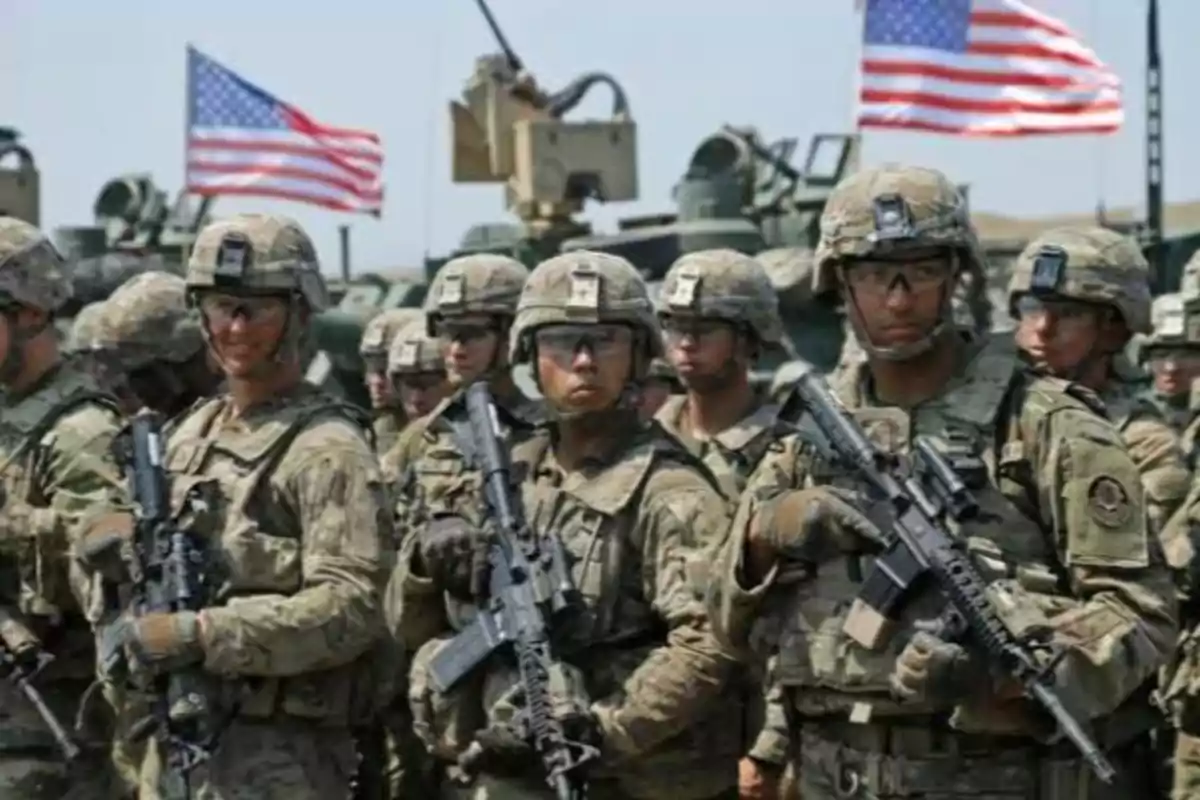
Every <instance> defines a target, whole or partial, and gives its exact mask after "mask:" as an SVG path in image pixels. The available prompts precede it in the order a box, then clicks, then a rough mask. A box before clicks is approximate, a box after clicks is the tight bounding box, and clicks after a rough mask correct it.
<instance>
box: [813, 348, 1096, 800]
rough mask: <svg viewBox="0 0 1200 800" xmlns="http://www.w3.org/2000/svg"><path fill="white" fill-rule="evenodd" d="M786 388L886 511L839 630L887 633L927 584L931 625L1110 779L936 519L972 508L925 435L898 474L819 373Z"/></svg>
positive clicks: (1030, 650) (1033, 647)
mask: <svg viewBox="0 0 1200 800" xmlns="http://www.w3.org/2000/svg"><path fill="white" fill-rule="evenodd" d="M796 393H797V398H798V399H799V400H800V401H801V403H802V404H803V406H804V410H805V411H806V412H808V413H809V414H810V415H811V417H812V419H813V421H814V422H815V423H816V425H817V427H818V428H819V429H820V431H821V434H822V435H823V438H824V440H825V443H826V444H827V445H828V447H829V450H830V451H831V452H832V453H833V454H834V455H835V457H836V459H837V461H838V462H839V463H840V464H842V465H843V466H845V467H847V468H850V469H853V470H854V471H855V472H856V473H857V474H858V477H859V478H860V480H861V481H862V483H863V484H865V486H866V489H867V492H868V494H869V495H870V496H871V497H872V499H873V500H874V502H875V503H877V504H879V505H882V506H883V507H884V510H885V511H886V512H887V513H886V515H885V516H886V519H887V527H888V530H885V534H886V535H887V536H888V541H887V544H886V546H885V548H884V550H883V552H882V553H881V554H879V555H878V556H877V557H876V561H875V566H874V569H872V571H871V572H870V573H869V574H868V575H867V578H866V580H865V581H864V583H863V587H862V589H861V591H860V593H859V595H858V597H857V598H855V601H854V604H853V606H852V607H851V610H850V612H849V614H848V615H847V618H846V622H845V627H844V630H845V632H846V634H847V635H849V636H850V637H852V638H853V639H855V640H856V641H857V642H859V644H861V645H862V646H864V647H867V648H872V649H874V648H877V647H878V646H880V645H881V644H882V643H883V642H884V641H886V639H887V638H888V636H890V634H891V630H892V627H893V622H894V621H895V620H896V619H897V617H898V615H899V613H900V611H901V610H902V609H903V608H904V606H905V605H906V604H907V603H908V602H909V601H910V600H911V599H912V598H913V597H914V596H916V594H917V593H918V592H920V591H923V590H924V589H925V588H926V587H930V588H934V589H936V590H937V591H939V592H940V593H941V594H942V596H943V597H944V598H945V600H946V608H945V611H944V612H943V614H942V616H941V617H940V618H939V619H938V620H937V621H936V623H935V625H934V628H935V630H934V632H935V633H936V634H937V635H938V636H940V637H941V638H944V639H946V640H948V641H956V640H958V641H964V642H966V643H967V644H968V645H970V646H973V647H974V648H976V649H978V650H979V651H981V652H982V653H983V654H984V656H985V657H986V659H987V662H988V664H989V666H990V668H991V669H992V670H993V672H995V673H996V674H998V675H1001V676H1004V677H1007V678H1010V679H1012V680H1014V681H1016V682H1017V683H1019V684H1020V686H1021V687H1022V690H1023V691H1024V693H1025V695H1026V696H1027V697H1029V698H1030V699H1032V700H1033V701H1034V702H1036V703H1037V704H1038V705H1040V706H1041V707H1042V708H1043V709H1044V710H1045V711H1046V712H1047V713H1048V714H1049V715H1050V716H1051V717H1052V718H1053V719H1054V721H1055V723H1056V724H1057V725H1058V728H1059V730H1060V732H1061V733H1062V734H1063V735H1064V736H1065V737H1067V738H1068V739H1069V740H1070V741H1071V743H1072V744H1073V745H1074V746H1075V747H1076V748H1077V749H1078V750H1079V752H1080V754H1081V755H1082V756H1083V758H1084V760H1085V761H1087V763H1088V765H1089V766H1090V767H1091V768H1092V771H1093V772H1094V773H1095V774H1096V776H1097V777H1098V778H1099V779H1100V780H1101V781H1103V782H1105V783H1112V781H1113V779H1114V777H1115V776H1116V770H1115V769H1114V768H1113V766H1112V764H1111V763H1110V762H1109V760H1108V759H1107V757H1105V755H1104V753H1103V752H1102V751H1101V749H1100V746H1099V745H1098V744H1097V743H1096V741H1095V740H1094V739H1093V737H1092V735H1091V734H1090V732H1089V731H1088V726H1087V725H1086V724H1085V723H1084V722H1082V721H1081V720H1080V719H1079V717H1078V715H1076V714H1075V713H1073V712H1072V711H1071V710H1070V709H1069V708H1068V707H1067V704H1066V703H1065V702H1064V701H1063V699H1062V697H1061V696H1060V695H1059V693H1058V691H1057V690H1056V688H1055V685H1054V673H1053V671H1052V670H1051V669H1050V668H1048V667H1047V666H1045V664H1044V663H1042V662H1041V661H1039V659H1038V657H1037V655H1038V651H1039V650H1045V649H1047V642H1044V641H1043V642H1039V641H1031V640H1030V639H1029V637H1023V638H1019V637H1018V636H1017V635H1016V634H1015V633H1014V632H1013V631H1012V630H1011V629H1010V628H1009V626H1008V625H1007V624H1006V623H1005V621H1004V619H1003V618H1002V617H1001V615H1000V613H999V612H998V611H997V610H996V608H995V607H994V605H993V603H992V601H991V599H990V598H989V595H988V591H987V589H988V584H987V582H986V581H985V580H984V579H983V576H982V575H981V574H980V573H979V571H978V569H977V568H976V567H975V564H974V562H973V561H972V560H971V557H970V555H969V554H968V553H967V552H966V549H965V548H964V547H963V545H962V543H961V542H960V541H959V539H958V538H957V537H956V536H954V535H953V534H952V533H950V532H949V531H948V530H947V528H946V525H945V522H944V520H945V519H946V518H950V519H954V520H956V521H960V522H961V521H965V520H969V519H971V517H973V516H974V515H975V513H976V512H977V510H978V507H977V506H976V504H975V501H974V498H973V497H972V496H971V493H970V490H969V489H968V487H967V485H966V483H965V482H964V481H963V480H962V479H961V478H960V477H959V471H958V470H956V469H955V467H954V466H953V465H952V464H950V463H949V462H947V461H946V459H945V457H944V456H942V454H941V453H940V452H939V451H938V450H937V448H936V447H935V446H934V445H933V444H932V442H930V441H929V440H927V439H925V438H923V437H917V440H916V442H915V443H914V448H913V459H912V461H913V467H914V468H913V469H912V470H909V471H908V472H909V473H911V474H907V475H905V476H904V477H903V478H898V477H897V476H896V473H897V472H899V471H900V470H899V463H898V460H897V459H895V457H894V456H891V455H890V454H887V453H883V452H881V451H880V450H878V448H876V447H875V446H874V445H873V444H872V443H871V441H870V439H868V438H867V436H866V434H865V433H864V432H863V430H862V428H861V426H859V424H858V422H857V421H856V420H855V419H854V418H853V417H851V416H850V415H849V413H847V412H846V410H845V409H844V408H843V407H842V405H841V403H840V402H839V401H838V400H837V399H836V398H835V397H834V396H833V394H832V392H830V390H829V388H828V387H827V386H826V385H825V382H824V381H823V380H822V379H821V378H820V376H818V375H817V374H816V373H815V372H813V371H811V370H810V371H809V372H807V373H805V374H804V375H802V376H801V377H800V379H799V380H798V381H797V382H796ZM871 516H872V518H873V519H878V516H877V515H871ZM1049 663H1050V664H1053V663H1054V661H1053V660H1050V662H1049Z"/></svg>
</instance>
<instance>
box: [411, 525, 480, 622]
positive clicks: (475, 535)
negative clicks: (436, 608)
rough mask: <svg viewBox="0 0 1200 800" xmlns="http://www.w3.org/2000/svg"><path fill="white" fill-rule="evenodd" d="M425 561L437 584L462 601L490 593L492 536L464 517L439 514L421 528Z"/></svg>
mask: <svg viewBox="0 0 1200 800" xmlns="http://www.w3.org/2000/svg"><path fill="white" fill-rule="evenodd" d="M420 536H421V561H422V563H423V564H424V567H425V574H426V575H428V576H429V578H430V580H432V581H433V582H434V583H435V584H437V586H438V587H439V588H441V589H443V590H444V591H446V592H448V593H450V595H452V596H453V597H457V598H458V599H460V600H466V601H475V600H478V599H479V598H481V597H483V596H485V595H486V594H487V585H488V578H489V577H491V567H490V565H489V564H488V544H489V542H488V535H487V534H486V533H484V532H483V531H481V530H479V529H478V528H475V527H474V526H472V525H471V524H470V523H469V522H467V521H466V520H465V519H463V518H462V517H437V518H435V519H434V520H432V521H431V522H430V523H429V524H428V525H427V526H426V527H425V529H424V530H423V531H421V534H420Z"/></svg>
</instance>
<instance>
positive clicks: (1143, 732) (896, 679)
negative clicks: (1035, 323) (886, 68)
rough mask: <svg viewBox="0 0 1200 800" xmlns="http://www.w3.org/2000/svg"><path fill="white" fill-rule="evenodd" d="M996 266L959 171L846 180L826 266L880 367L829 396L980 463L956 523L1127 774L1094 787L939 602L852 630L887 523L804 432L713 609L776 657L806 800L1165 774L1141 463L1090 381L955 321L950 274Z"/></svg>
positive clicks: (1032, 791) (1154, 567) (725, 624)
mask: <svg viewBox="0 0 1200 800" xmlns="http://www.w3.org/2000/svg"><path fill="white" fill-rule="evenodd" d="M1062 266H1063V265H1062V264H1061V262H1060V263H1059V268H1060V269H1061V268H1062ZM982 269H983V263H982V260H981V257H980V252H979V248H978V244H977V240H976V237H975V232H974V229H973V228H972V226H971V224H970V222H969V220H968V218H967V213H966V206H965V203H964V201H963V198H962V196H961V195H960V194H959V192H958V190H957V189H956V187H955V186H954V184H953V183H951V182H950V181H949V180H948V179H947V178H946V177H945V176H944V175H942V174H941V173H939V172H937V171H934V170H930V169H923V168H916V167H905V166H899V165H885V166H882V167H877V168H872V169H867V170H863V171H861V172H858V173H856V174H854V175H852V176H851V177H849V178H847V179H845V180H844V181H842V182H841V184H840V185H839V186H838V187H837V188H836V189H835V190H834V191H833V193H832V194H831V196H830V198H829V202H828V205H827V206H826V208H825V211H824V213H823V215H822V218H821V239H820V243H819V247H818V251H817V274H816V276H815V277H816V279H817V281H818V289H819V290H823V291H829V290H832V289H836V290H838V292H839V294H840V297H841V299H842V301H843V303H844V305H845V308H846V311H847V314H848V315H849V317H850V320H851V322H852V323H853V326H854V334H855V336H856V338H857V339H858V340H859V342H860V344H861V345H862V347H863V350H864V351H865V353H866V361H865V362H864V363H862V364H861V365H858V366H857V367H853V368H849V369H846V370H845V371H844V372H843V373H842V374H840V375H839V376H838V377H837V378H836V379H835V382H834V387H833V388H834V390H835V392H836V393H837V394H839V395H840V398H841V400H842V401H843V402H844V403H845V404H846V406H847V407H848V408H849V409H851V413H853V414H854V415H855V416H856V417H857V418H858V419H859V420H860V422H861V423H862V424H863V426H864V428H865V429H866V430H867V431H868V432H869V435H871V436H872V438H873V439H874V440H875V443H876V445H877V446H878V447H880V448H883V449H886V450H890V451H892V452H904V451H907V449H908V447H909V445H910V442H911V439H912V437H913V436H914V435H917V434H920V435H923V436H927V437H930V438H931V439H932V441H933V442H934V445H935V447H937V448H938V449H941V450H942V451H943V452H944V453H945V454H946V455H947V457H948V458H949V459H950V460H951V461H952V463H954V464H955V465H956V466H959V467H961V468H962V470H963V479H964V481H966V482H967V483H969V485H970V487H971V490H972V493H973V494H974V496H975V499H976V500H977V501H978V503H979V506H980V508H981V509H985V511H983V512H982V513H981V514H980V515H978V516H977V517H976V518H975V519H974V520H972V521H969V522H964V523H962V525H961V526H960V527H961V529H959V528H958V527H956V529H955V530H956V533H958V535H959V536H960V538H961V540H962V542H963V545H964V546H965V547H966V548H967V549H968V550H969V552H970V553H971V554H972V555H973V556H974V559H973V560H974V561H975V564H976V566H977V567H978V568H979V569H980V570H981V571H982V572H983V574H984V576H985V577H986V578H987V579H988V580H989V581H992V587H993V591H995V592H996V593H997V597H1005V598H1011V599H1012V600H1013V602H1014V605H1015V609H1014V613H1013V615H1012V616H1011V617H1010V619H1012V620H1013V622H1014V623H1016V622H1021V623H1024V624H1028V625H1030V626H1040V627H1041V628H1042V629H1048V630H1049V631H1051V632H1052V633H1053V635H1054V638H1055V641H1056V644H1057V645H1059V646H1060V647H1061V648H1062V657H1061V660H1059V661H1057V662H1056V663H1055V666H1054V671H1055V675H1056V678H1057V681H1056V682H1057V684H1058V686H1059V687H1060V688H1061V690H1062V691H1063V692H1064V693H1065V694H1067V696H1068V697H1069V698H1070V699H1071V700H1072V701H1074V702H1076V703H1077V704H1078V713H1081V714H1084V715H1085V716H1086V717H1087V718H1091V719H1092V720H1094V721H1096V722H1099V723H1100V725H1099V726H1098V729H1099V730H1101V731H1103V738H1102V745H1103V747H1104V748H1105V749H1106V751H1107V753H1108V755H1109V757H1110V758H1111V759H1112V760H1113V762H1114V763H1115V764H1116V766H1117V768H1118V770H1119V777H1118V779H1117V784H1116V785H1115V786H1113V787H1111V788H1110V787H1106V786H1104V785H1102V784H1100V783H1099V781H1097V780H1095V778H1094V777H1093V776H1092V774H1091V773H1090V772H1089V770H1088V768H1087V767H1086V766H1085V765H1084V763H1083V762H1082V761H1081V760H1080V759H1079V757H1078V754H1077V753H1076V752H1075V751H1074V750H1073V748H1071V747H1070V746H1069V745H1068V744H1066V743H1065V742H1064V741H1062V740H1059V741H1057V742H1055V741H1054V738H1055V737H1054V735H1053V734H1054V733H1055V732H1054V731H1052V730H1047V729H1046V718H1043V717H1042V716H1041V714H1040V713H1039V712H1038V710H1037V708H1036V706H1034V705H1032V704H1031V703H1030V701H1027V700H1025V699H1024V698H1023V697H1022V696H1021V694H1020V691H1019V689H1018V690H1017V691H1016V692H1015V693H1014V691H1013V686H1011V685H1010V684H1009V682H1007V681H1005V680H1001V679H997V678H995V677H993V674H994V673H992V672H991V671H990V670H989V666H990V665H985V664H981V663H980V658H979V656H978V655H977V653H976V651H975V650H974V649H973V648H970V647H969V646H961V645H959V644H955V643H951V642H948V641H944V640H943V639H941V638H940V637H939V636H937V635H936V633H934V632H933V629H931V628H930V626H929V625H928V623H929V621H930V620H931V619H932V617H934V616H935V615H937V614H939V613H940V612H941V611H942V610H943V608H942V601H941V598H940V596H939V595H938V593H937V592H932V591H931V592H929V593H927V594H923V595H920V596H918V597H915V598H913V601H912V602H911V603H910V604H909V605H908V606H907V607H906V608H905V609H904V610H903V612H902V613H901V615H900V619H899V620H898V624H897V626H896V631H895V635H893V636H892V637H891V638H889V639H887V640H886V642H885V643H884V644H882V645H880V646H879V647H877V648H874V649H869V648H867V647H864V646H863V645H861V644H859V639H856V638H853V637H852V636H851V634H852V633H854V634H860V629H858V628H856V627H855V625H854V623H856V622H858V621H859V620H858V618H857V617H856V616H855V617H854V618H853V619H852V618H851V613H850V609H852V608H853V607H854V604H853V602H852V601H854V599H855V598H856V596H857V595H858V593H859V591H860V590H861V580H856V579H855V578H856V576H859V575H860V573H861V574H863V575H865V574H869V570H870V569H871V567H872V564H871V560H870V558H869V556H870V555H871V554H872V553H874V552H877V544H876V542H878V541H879V536H880V535H881V534H880V531H878V530H877V529H876V528H875V527H874V525H873V524H872V523H871V522H869V521H867V520H866V519H865V518H864V516H863V515H862V514H861V513H860V511H859V510H858V508H857V506H858V501H857V500H856V499H855V498H856V495H855V491H856V490H857V489H858V488H860V487H859V485H858V482H857V481H855V480H854V479H853V476H852V474H851V473H848V472H847V471H846V470H845V468H844V466H842V465H840V464H832V463H829V462H828V461H827V460H825V459H823V458H822V457H821V456H820V451H819V449H814V448H813V447H812V446H808V445H804V446H802V447H801V448H800V451H799V454H798V456H797V453H795V452H787V451H786V450H785V451H782V452H780V453H779V455H778V457H777V458H776V459H775V462H774V463H773V464H771V465H770V467H769V468H768V466H767V465H766V464H764V466H763V467H760V469H759V472H758V475H760V476H762V480H760V481H757V482H756V483H755V484H753V485H751V486H749V487H748V488H747V491H746V494H745V496H744V498H743V504H742V506H741V507H740V508H739V510H738V515H737V517H736V518H735V520H734V524H733V527H732V532H731V536H730V537H729V540H728V543H727V546H726V547H725V548H724V549H723V551H722V554H721V557H720V560H719V562H718V564H717V565H716V567H715V569H716V570H717V573H716V575H717V577H716V579H715V580H714V581H713V583H712V584H711V585H710V590H711V593H710V596H709V605H710V609H711V613H712V614H713V615H714V616H713V624H714V630H715V632H716V633H717V635H718V637H719V638H721V639H723V640H724V641H725V642H726V643H727V644H728V645H729V646H731V647H734V648H736V649H737V650H738V651H740V652H742V653H744V654H746V655H747V657H750V656H751V655H752V654H757V657H758V658H762V657H764V656H769V655H771V654H776V656H777V658H778V662H777V672H776V677H777V679H778V681H779V683H780V685H781V686H782V687H783V688H784V692H785V696H786V699H787V703H788V710H789V719H790V721H791V725H792V727H791V730H792V734H793V740H794V741H795V743H796V747H795V749H796V752H797V758H798V763H797V774H798V777H799V784H800V787H799V788H800V795H801V796H802V797H804V798H805V800H823V799H825V798H829V799H830V800H832V798H864V799H865V798H938V799H939V800H942V799H943V798H945V799H947V800H948V799H949V798H968V797H970V798H986V799H987V800H998V799H1000V798H1012V800H1016V798H1030V797H1037V798H1041V799H1042V800H1055V799H1056V798H1064V799H1065V798H1070V799H1071V800H1078V798H1113V799H1114V800H1115V799H1116V798H1129V797H1134V796H1137V795H1138V794H1139V793H1140V792H1142V791H1144V790H1145V788H1146V787H1147V784H1148V781H1149V773H1150V763H1149V762H1150V759H1149V757H1148V755H1147V751H1148V741H1147V732H1148V731H1149V730H1150V729H1151V727H1152V726H1153V725H1154V724H1155V723H1156V714H1155V712H1154V710H1153V709H1152V708H1151V706H1150V705H1149V703H1148V701H1147V684H1148V682H1149V680H1150V679H1151V678H1152V677H1153V675H1154V673H1155V670H1156V669H1157V668H1158V666H1159V665H1160V664H1161V663H1162V661H1163V659H1164V657H1165V656H1166V654H1167V653H1168V652H1169V651H1170V649H1171V647H1172V645H1173V641H1174V634H1175V603H1174V597H1173V594H1172V588H1171V582H1170V577H1169V575H1168V574H1167V571H1166V569H1165V567H1164V564H1163V559H1162V554H1161V550H1160V547H1159V544H1158V542H1157V540H1156V539H1155V537H1153V536H1150V535H1149V534H1148V533H1147V529H1146V524H1145V516H1144V513H1143V508H1144V506H1143V499H1142V488H1141V483H1140V481H1139V478H1138V473H1137V469H1136V467H1135V466H1134V464H1133V461H1132V459H1131V458H1130V457H1129V454H1128V451H1127V449H1126V447H1125V445H1124V443H1123V442H1122V441H1121V438H1120V435H1119V434H1118V433H1117V431H1116V429H1115V428H1114V427H1113V425H1112V424H1111V423H1110V422H1108V421H1107V420H1106V419H1105V418H1104V417H1103V415H1102V413H1101V412H1100V411H1099V410H1098V409H1100V406H1099V405H1096V407H1095V408H1093V407H1092V406H1091V405H1089V403H1091V402H1094V400H1093V396H1092V395H1091V394H1090V393H1088V392H1087V391H1085V390H1079V389H1078V388H1077V387H1075V386H1074V385H1073V384H1070V383H1068V382H1066V381H1063V380H1060V379H1057V378H1052V377H1049V376H1042V375H1040V374H1037V373H1035V372H1031V371H1030V370H1029V369H1027V368H1025V367H1024V366H1023V365H1022V363H1021V361H1020V360H1019V359H1018V358H1017V356H1016V353H1015V350H1014V348H1013V346H1012V343H1011V339H1010V338H1009V337H994V336H989V335H988V334H986V333H984V334H982V335H981V336H980V337H978V338H976V337H974V336H972V335H971V334H970V333H968V332H965V331H962V330H960V329H956V328H955V326H954V325H953V322H952V317H951V313H952V312H951V302H950V298H951V295H952V293H953V288H954V284H955V283H956V281H958V280H959V279H960V278H962V277H963V275H962V273H964V272H971V273H973V274H972V278H973V279H974V280H978V279H979V278H980V277H981V275H982ZM1038 274H1039V275H1041V276H1042V279H1045V280H1052V281H1053V284H1054V285H1058V283H1059V281H1058V279H1059V278H1061V275H1059V274H1056V273H1055V272H1054V271H1046V272H1039V273H1038ZM784 416H785V417H786V418H789V419H796V420H797V422H798V423H803V424H807V423H805V422H803V421H804V417H803V416H800V415H799V414H798V413H797V412H793V411H792V410H791V409H785V414H784ZM817 484H829V485H831V486H832V487H833V488H830V487H829V486H820V487H817V486H816V485H817ZM839 561H840V562H842V563H837V562H839ZM1006 611H1007V608H1006ZM847 626H849V627H847ZM1032 629H1034V628H1028V630H1032ZM848 631H849V632H848ZM859 638H862V637H861V634H860V635H859Z"/></svg>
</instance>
